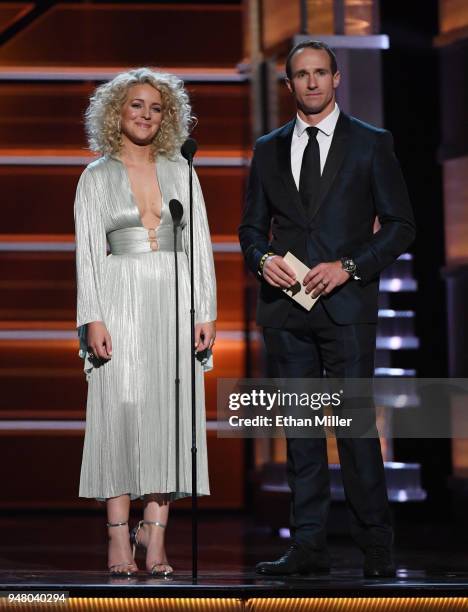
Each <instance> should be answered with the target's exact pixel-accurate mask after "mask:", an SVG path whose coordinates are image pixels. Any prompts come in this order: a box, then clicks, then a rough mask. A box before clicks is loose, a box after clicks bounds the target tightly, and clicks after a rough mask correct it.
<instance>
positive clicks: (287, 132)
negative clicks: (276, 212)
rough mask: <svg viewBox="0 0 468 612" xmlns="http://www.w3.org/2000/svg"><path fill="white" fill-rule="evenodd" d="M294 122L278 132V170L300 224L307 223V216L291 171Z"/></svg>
mask: <svg viewBox="0 0 468 612" xmlns="http://www.w3.org/2000/svg"><path fill="white" fill-rule="evenodd" d="M295 124H296V120H295V119H293V120H292V121H290V122H289V123H287V124H286V125H285V126H284V127H283V128H282V129H281V130H280V132H279V134H278V137H277V152H278V168H279V173H280V175H281V178H282V180H283V182H284V184H285V186H286V190H287V192H288V194H289V197H290V200H291V202H292V204H293V207H294V208H293V210H294V211H295V212H296V213H297V214H298V216H299V218H300V220H301V223H307V222H308V219H307V214H306V211H305V210H304V206H303V205H302V202H301V196H300V195H299V191H298V190H297V187H296V183H295V182H294V177H293V173H292V170H291V140H292V135H293V130H294V126H295Z"/></svg>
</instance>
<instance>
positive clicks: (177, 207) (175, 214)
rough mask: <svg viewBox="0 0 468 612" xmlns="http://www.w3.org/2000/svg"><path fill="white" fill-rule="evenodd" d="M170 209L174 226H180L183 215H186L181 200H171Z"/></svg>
mask: <svg viewBox="0 0 468 612" xmlns="http://www.w3.org/2000/svg"><path fill="white" fill-rule="evenodd" d="M169 210H170V213H171V217H172V222H173V224H174V226H175V227H179V225H180V222H181V220H182V217H183V215H184V207H183V206H182V204H181V203H180V202H179V200H171V201H170V202H169Z"/></svg>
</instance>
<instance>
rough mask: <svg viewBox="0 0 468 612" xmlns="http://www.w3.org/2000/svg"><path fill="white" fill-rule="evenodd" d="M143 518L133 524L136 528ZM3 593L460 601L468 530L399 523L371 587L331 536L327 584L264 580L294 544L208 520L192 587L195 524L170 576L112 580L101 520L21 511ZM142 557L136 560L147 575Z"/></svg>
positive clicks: (6, 548)
mask: <svg viewBox="0 0 468 612" xmlns="http://www.w3.org/2000/svg"><path fill="white" fill-rule="evenodd" d="M136 520H137V517H135V519H134V520H131V521H130V523H131V525H132V524H133V523H134V522H135V521H136ZM0 527H1V533H2V540H1V547H0V589H1V590H3V591H5V590H16V591H18V590H21V591H24V590H38V589H41V590H59V591H63V590H65V591H68V592H69V594H70V596H72V597H73V596H75V597H78V596H85V597H86V596H87V597H93V596H94V597H96V596H119V597H122V596H129V597H131V596H137V597H141V596H143V595H144V596H149V597H152V596H156V597H237V598H253V597H275V596H276V597H292V596H293V597H332V596H338V597H351V596H353V597H371V596H377V597H388V596H396V597H403V596H410V597H413V596H414V597H416V596H418V597H444V596H449V597H454V596H455V597H464V596H468V533H467V531H468V529H467V530H465V529H462V526H461V525H460V524H458V523H456V522H453V521H447V522H441V521H440V522H438V523H427V522H426V523H425V522H419V523H418V522H414V521H412V522H410V523H409V524H403V525H402V524H399V525H398V528H397V532H396V533H397V535H396V543H395V544H396V561H397V564H398V568H399V569H398V577H397V578H396V579H382V580H369V579H364V578H363V577H362V573H361V563H362V556H361V553H360V552H359V551H358V550H357V549H356V548H355V547H354V546H353V544H352V542H351V540H350V538H349V537H348V536H347V535H343V534H334V535H331V536H330V538H329V546H330V552H331V555H332V572H331V574H330V575H329V576H306V577H296V578H287V579H282V578H265V577H258V576H256V575H255V573H254V571H253V567H254V565H255V563H256V562H257V561H261V560H268V559H274V558H276V557H278V556H279V555H280V554H282V553H283V552H284V550H285V549H286V547H287V545H288V540H284V539H281V538H279V537H276V536H275V537H273V536H272V535H271V533H270V532H269V531H268V530H266V529H263V530H262V529H258V528H255V527H254V526H253V524H252V521H251V520H250V519H249V518H248V517H245V516H244V515H233V514H226V513H203V514H202V515H201V518H200V524H199V542H200V554H199V576H198V582H197V584H193V583H192V574H191V535H190V533H191V532H190V528H191V521H190V516H189V515H188V514H185V513H174V515H173V516H172V517H171V520H170V524H169V527H168V532H167V552H168V558H169V561H170V563H171V564H172V565H173V567H174V569H175V574H174V577H173V578H170V579H162V578H153V577H152V576H150V575H149V574H147V573H146V572H145V571H144V570H142V571H141V572H140V574H139V575H138V576H137V577H134V578H111V577H109V576H108V575H107V573H106V571H105V567H106V528H105V517H104V513H102V514H97V513H53V512H36V513H31V512H28V513H26V512H21V513H14V514H13V513H11V514H6V513H5V512H4V513H3V514H1V515H0ZM143 561H144V560H143V558H142V557H137V562H139V566H140V567H144V563H143Z"/></svg>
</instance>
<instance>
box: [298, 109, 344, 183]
mask: <svg viewBox="0 0 468 612" xmlns="http://www.w3.org/2000/svg"><path fill="white" fill-rule="evenodd" d="M339 115H340V109H339V108H338V104H337V103H336V102H335V108H334V109H333V110H332V112H331V113H330V114H329V115H327V116H326V117H325V119H322V121H320V123H317V125H316V126H315V127H316V128H317V129H318V130H319V131H318V132H317V142H318V143H319V149H320V174H322V172H323V168H324V166H325V162H326V161H327V155H328V151H329V150H330V145H331V141H332V138H333V132H334V131H335V127H336V122H337V121H338V117H339ZM308 127H311V126H310V125H309V124H308V123H306V122H305V121H303V120H302V119H301V118H300V117H299V115H297V117H296V125H295V126H294V131H293V136H292V140H291V169H292V173H293V177H294V182H295V183H296V187H297V189H298V190H299V177H300V175H301V165H302V157H303V155H304V149H305V148H306V146H307V143H308V142H309V135H308V134H307V132H306V129H307V128H308Z"/></svg>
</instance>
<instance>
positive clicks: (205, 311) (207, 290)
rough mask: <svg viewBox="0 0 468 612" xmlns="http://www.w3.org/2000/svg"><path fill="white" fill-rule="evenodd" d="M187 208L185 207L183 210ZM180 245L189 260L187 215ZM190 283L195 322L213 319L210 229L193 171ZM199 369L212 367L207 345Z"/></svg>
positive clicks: (214, 308) (213, 286)
mask: <svg viewBox="0 0 468 612" xmlns="http://www.w3.org/2000/svg"><path fill="white" fill-rule="evenodd" d="M187 212H188V211H187ZM182 245H183V248H184V251H185V253H186V254H187V257H188V259H189V261H190V219H189V214H188V215H187V224H186V225H185V227H184V230H183V232H182ZM193 263H194V270H193V284H194V302H195V323H207V322H208V321H215V320H216V276H215V270H214V261H213V247H212V245H211V236H210V229H209V226H208V218H207V215H206V207H205V200H204V199H203V193H202V190H201V185H200V181H199V180H198V176H197V174H196V172H195V171H194V172H193ZM200 361H201V364H202V366H203V370H204V371H205V372H208V371H209V370H211V369H212V368H213V355H212V351H211V349H209V350H208V351H207V352H206V354H205V355H204V357H203V358H201V357H200Z"/></svg>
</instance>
